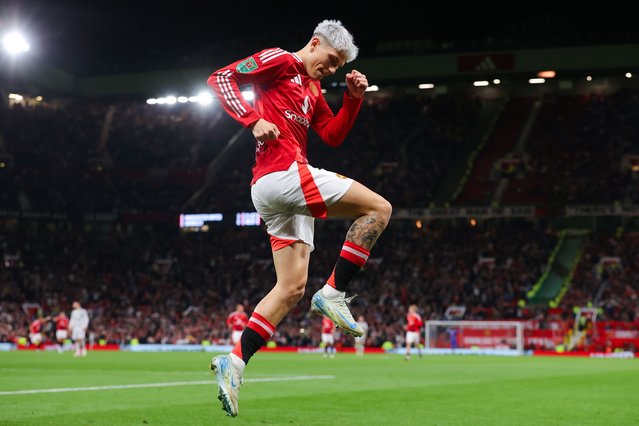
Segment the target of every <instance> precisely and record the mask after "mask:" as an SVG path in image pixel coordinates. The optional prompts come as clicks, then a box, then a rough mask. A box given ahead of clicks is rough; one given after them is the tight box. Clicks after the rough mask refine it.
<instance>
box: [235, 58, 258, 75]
mask: <svg viewBox="0 0 639 426" xmlns="http://www.w3.org/2000/svg"><path fill="white" fill-rule="evenodd" d="M235 69H236V70H237V72H241V73H242V74H248V73H250V72H252V71H255V70H256V69H257V62H255V59H253V58H248V59H245V60H243V61H242V62H240V63H239V64H237V67H235Z"/></svg>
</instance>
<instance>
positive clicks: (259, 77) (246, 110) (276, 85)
mask: <svg viewBox="0 0 639 426" xmlns="http://www.w3.org/2000/svg"><path fill="white" fill-rule="evenodd" d="M207 83H208V85H209V86H210V87H211V88H212V89H213V91H214V92H215V95H216V96H217V98H218V99H219V101H220V104H221V105H222V106H223V107H224V109H225V110H226V112H228V113H229V114H230V115H231V117H233V118H234V119H235V120H237V121H238V122H240V123H241V124H242V125H243V126H245V127H249V126H251V125H252V124H254V123H255V122H256V121H258V120H259V119H260V118H263V119H264V120H266V121H269V122H271V123H273V124H275V125H276V126H277V128H278V130H279V131H280V136H279V137H278V138H277V140H273V141H268V142H260V141H257V147H256V149H255V165H254V166H253V180H252V182H251V183H255V181H256V180H258V179H259V178H260V177H262V176H264V175H265V174H268V173H271V172H276V171H282V170H287V169H288V168H289V167H290V166H291V164H292V163H293V161H298V162H301V163H308V160H307V158H306V147H307V142H308V129H309V127H310V128H312V129H313V130H314V131H315V132H316V133H317V134H318V135H319V136H320V138H321V139H322V140H323V141H324V142H325V143H326V144H328V145H330V146H338V145H340V144H341V143H342V142H343V141H344V138H345V137H346V135H347V134H348V132H349V131H350V129H351V128H352V127H353V123H354V122H355V118H356V117H357V113H358V112H359V108H360V106H361V104H362V99H357V98H352V97H350V96H349V95H348V93H345V94H344V103H343V106H342V108H341V109H340V110H339V112H338V113H337V115H334V114H333V111H332V110H331V109H330V107H329V106H328V104H327V103H326V100H325V99H324V95H323V94H322V87H321V85H320V82H319V81H318V80H313V79H311V78H310V77H309V76H308V74H307V73H306V68H305V67H304V63H303V62H302V59H301V58H300V57H299V56H298V55H297V54H295V53H291V52H287V51H285V50H282V49H280V48H271V49H265V50H262V51H261V52H258V53H256V54H254V55H251V56H249V57H248V58H245V59H242V60H239V61H237V62H234V63H232V64H231V65H228V66H226V67H224V68H222V69H220V70H218V71H215V72H214V73H213V74H211V76H210V77H209V79H208V81H207ZM247 84H252V85H253V93H254V96H255V97H254V101H253V105H254V106H253V107H251V105H250V104H249V103H248V102H247V101H246V100H245V99H244V97H243V96H242V94H241V92H240V88H239V86H241V85H247Z"/></svg>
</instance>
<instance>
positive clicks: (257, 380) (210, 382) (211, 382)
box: [0, 376, 335, 395]
mask: <svg viewBox="0 0 639 426" xmlns="http://www.w3.org/2000/svg"><path fill="white" fill-rule="evenodd" d="M334 378H335V376H290V377H257V378H254V379H246V380H244V383H263V382H293V381H300V380H331V379H334ZM195 385H215V380H192V381H188V382H165V383H140V384H131V385H112V386H88V387H78V388H53V389H29V390H18V391H0V395H30V394H34V393H62V392H86V391H101V390H118V389H141V388H166V387H171V386H195Z"/></svg>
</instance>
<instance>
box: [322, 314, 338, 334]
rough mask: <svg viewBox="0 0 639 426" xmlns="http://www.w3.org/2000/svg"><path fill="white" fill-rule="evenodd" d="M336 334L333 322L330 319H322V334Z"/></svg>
mask: <svg viewBox="0 0 639 426" xmlns="http://www.w3.org/2000/svg"><path fill="white" fill-rule="evenodd" d="M334 332H335V324H334V323H333V321H331V319H330V318H328V317H324V318H322V333H324V334H333V333H334Z"/></svg>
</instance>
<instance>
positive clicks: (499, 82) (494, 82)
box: [493, 78, 501, 84]
mask: <svg viewBox="0 0 639 426" xmlns="http://www.w3.org/2000/svg"><path fill="white" fill-rule="evenodd" d="M493 84H501V80H500V79H498V78H496V79H494V80H493Z"/></svg>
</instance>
